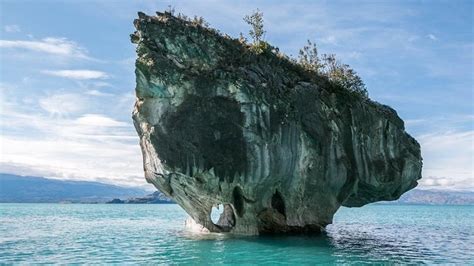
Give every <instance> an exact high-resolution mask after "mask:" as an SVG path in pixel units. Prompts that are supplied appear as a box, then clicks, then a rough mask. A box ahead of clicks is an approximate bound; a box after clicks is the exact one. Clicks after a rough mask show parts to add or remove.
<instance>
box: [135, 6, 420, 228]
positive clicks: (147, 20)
mask: <svg viewBox="0 0 474 266" xmlns="http://www.w3.org/2000/svg"><path fill="white" fill-rule="evenodd" d="M134 25H135V27H136V29H137V31H136V32H135V33H134V34H132V35H131V37H132V42H133V43H135V44H137V54H138V58H137V61H136V82H137V85H136V96H137V100H136V103H135V109H134V112H133V119H134V123H135V127H136V129H137V132H138V135H139V136H140V145H141V148H142V152H143V160H144V170H145V176H146V179H147V180H148V182H150V183H153V184H154V185H155V186H156V187H157V188H158V189H159V190H160V191H162V192H163V193H165V194H166V195H167V196H169V197H171V198H172V199H173V200H175V201H176V202H177V203H178V204H179V205H180V206H181V207H183V209H184V210H185V211H186V212H187V213H188V214H189V215H190V216H191V217H192V218H193V219H194V221H195V222H196V223H197V224H200V225H202V226H203V227H204V228H207V229H208V230H209V231H211V232H232V233H237V234H264V233H300V232H307V233H313V232H319V231H320V230H321V229H322V228H324V226H326V225H327V224H329V223H331V222H332V217H333V215H334V213H335V212H336V211H337V209H338V208H339V207H340V206H349V207H357V206H362V205H364V204H367V203H371V202H375V201H381V200H394V199H397V198H398V197H399V196H400V195H401V194H402V193H404V192H405V191H407V190H409V189H411V188H413V187H415V186H416V185H417V180H418V179H420V178H421V167H422V159H421V155H420V146H419V144H418V143H417V142H416V140H415V139H413V138H412V137H411V136H410V135H408V134H407V133H406V132H405V130H404V123H403V121H402V120H401V119H400V118H399V117H398V116H397V113H396V112H395V111H394V110H393V109H391V108H390V107H387V106H384V105H381V104H378V103H375V102H373V101H370V100H368V99H364V98H363V97H358V96H357V95H355V94H353V93H350V92H348V91H346V90H344V89H341V88H338V87H335V86H334V85H332V84H331V83H329V82H328V81H327V80H326V79H325V78H324V77H318V76H316V75H315V74H311V73H308V72H306V71H305V70H303V69H302V68H301V67H299V66H297V65H295V64H294V63H292V62H290V61H289V60H287V59H285V58H283V57H282V56H278V55H277V52H276V51H274V50H273V51H272V48H270V49H268V50H266V51H265V52H263V53H261V54H255V53H254V52H252V51H251V50H250V49H249V48H248V46H247V45H245V44H241V43H240V42H239V41H238V40H234V39H231V38H228V37H223V36H221V35H220V34H218V33H216V32H215V31H214V30H210V29H206V28H203V27H201V26H199V25H194V24H192V23H190V22H186V21H183V20H180V19H178V18H175V17H173V16H171V15H169V14H161V13H158V15H157V16H147V15H145V14H143V13H139V18H138V19H136V20H135V22H134ZM218 204H222V205H223V206H224V208H223V209H224V210H223V213H222V215H221V216H220V219H219V221H218V222H216V223H213V222H212V220H211V218H210V213H211V208H212V207H213V206H217V205H218Z"/></svg>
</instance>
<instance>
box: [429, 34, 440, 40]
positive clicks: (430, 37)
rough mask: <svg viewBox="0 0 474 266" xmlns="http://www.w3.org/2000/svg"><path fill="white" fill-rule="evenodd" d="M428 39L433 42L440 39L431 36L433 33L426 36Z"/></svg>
mask: <svg viewBox="0 0 474 266" xmlns="http://www.w3.org/2000/svg"><path fill="white" fill-rule="evenodd" d="M426 37H428V39H430V40H433V41H437V40H438V38H437V37H436V36H434V35H433V34H431V33H430V34H428V35H426Z"/></svg>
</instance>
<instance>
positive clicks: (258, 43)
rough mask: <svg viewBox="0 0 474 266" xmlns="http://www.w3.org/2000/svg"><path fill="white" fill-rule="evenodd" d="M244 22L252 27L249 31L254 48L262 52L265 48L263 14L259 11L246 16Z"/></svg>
mask: <svg viewBox="0 0 474 266" xmlns="http://www.w3.org/2000/svg"><path fill="white" fill-rule="evenodd" d="M244 21H245V22H246V23H247V24H249V25H250V26H251V27H252V28H251V29H250V31H249V35H250V37H252V39H253V47H254V48H255V50H256V51H257V52H262V51H263V49H264V48H265V47H264V46H265V44H264V42H263V38H264V35H265V30H264V29H263V13H262V12H260V10H258V9H257V10H256V11H254V12H253V13H252V15H250V16H249V15H246V16H245V17H244Z"/></svg>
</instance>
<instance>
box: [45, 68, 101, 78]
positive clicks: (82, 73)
mask: <svg viewBox="0 0 474 266" xmlns="http://www.w3.org/2000/svg"><path fill="white" fill-rule="evenodd" d="M42 72H43V73H44V74H48V75H51V76H57V77H63V78H69V79H79V80H86V79H106V78H108V77H109V76H108V75H107V73H105V72H102V71H96V70H88V69H79V70H44V71H42Z"/></svg>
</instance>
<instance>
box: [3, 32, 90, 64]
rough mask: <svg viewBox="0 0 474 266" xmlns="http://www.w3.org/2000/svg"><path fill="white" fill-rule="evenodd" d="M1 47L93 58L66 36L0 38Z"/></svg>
mask: <svg viewBox="0 0 474 266" xmlns="http://www.w3.org/2000/svg"><path fill="white" fill-rule="evenodd" d="M0 48H5V49H6V48H9V49H22V50H28V51H34V52H41V53H47V54H52V55H57V56H66V57H76V58H83V59H91V58H90V57H89V56H87V50H86V49H84V48H83V47H81V46H79V45H78V44H77V43H75V42H73V41H70V40H68V39H66V38H53V37H48V38H44V39H41V40H34V41H24V40H0Z"/></svg>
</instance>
